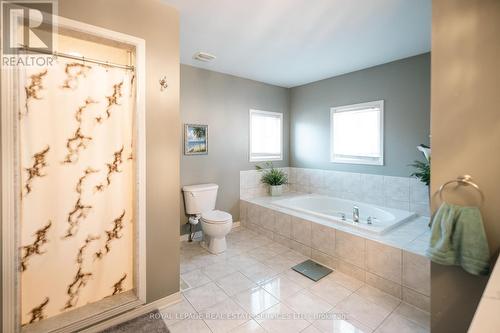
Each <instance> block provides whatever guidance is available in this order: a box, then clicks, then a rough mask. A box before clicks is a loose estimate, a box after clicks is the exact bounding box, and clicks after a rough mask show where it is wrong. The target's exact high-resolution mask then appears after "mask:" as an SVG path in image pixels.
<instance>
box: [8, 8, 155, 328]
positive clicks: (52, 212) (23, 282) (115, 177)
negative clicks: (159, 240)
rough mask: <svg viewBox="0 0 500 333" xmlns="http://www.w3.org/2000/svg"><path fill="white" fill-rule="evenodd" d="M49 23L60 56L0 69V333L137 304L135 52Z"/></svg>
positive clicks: (141, 192)
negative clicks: (54, 31)
mask: <svg viewBox="0 0 500 333" xmlns="http://www.w3.org/2000/svg"><path fill="white" fill-rule="evenodd" d="M55 24H56V25H57V30H58V33H57V34H55V35H54V39H56V43H55V48H54V51H53V52H54V53H57V54H58V56H56V57H53V58H52V55H47V54H45V55H44V54H37V53H33V55H36V56H46V57H51V58H52V60H53V61H52V62H47V64H48V65H46V66H42V67H21V66H18V67H6V66H2V115H1V116H2V118H1V119H2V123H1V126H2V133H1V135H2V290H3V294H2V312H3V313H2V319H3V320H2V322H3V327H2V328H3V330H2V331H3V332H72V331H77V330H81V329H83V328H85V327H87V326H90V325H92V324H94V323H96V322H99V321H103V320H106V319H108V318H111V317H113V316H116V315H119V314H121V313H124V312H126V311H128V310H131V309H134V308H136V307H138V306H140V305H141V304H144V303H145V301H146V283H145V281H146V280H145V279H146V275H145V272H146V268H145V265H146V261H145V258H146V253H145V123H144V121H145V118H144V113H145V101H144V93H145V72H144V71H145V42H144V40H143V39H140V38H136V37H133V36H129V35H125V34H121V33H118V32H114V31H110V30H107V29H103V28H100V27H95V26H91V25H88V24H84V23H81V22H77V21H73V20H69V19H65V18H61V17H57V18H56V20H55ZM27 51H29V50H23V51H20V55H21V56H22V54H23V52H27Z"/></svg>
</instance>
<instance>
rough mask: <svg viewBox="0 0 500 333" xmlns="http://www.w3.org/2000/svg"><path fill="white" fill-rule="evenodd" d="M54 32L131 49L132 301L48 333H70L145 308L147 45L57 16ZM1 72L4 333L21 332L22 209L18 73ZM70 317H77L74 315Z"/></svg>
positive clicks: (11, 68)
mask: <svg viewBox="0 0 500 333" xmlns="http://www.w3.org/2000/svg"><path fill="white" fill-rule="evenodd" d="M54 23H55V26H56V29H64V30H65V31H71V32H74V33H75V34H80V35H85V36H92V37H96V38H98V39H105V40H110V41H115V42H120V43H124V44H127V45H129V46H132V47H133V48H134V49H135V61H134V62H135V63H134V67H135V79H136V85H135V87H136V91H135V93H136V96H135V97H136V98H135V112H134V113H135V114H134V117H135V119H134V120H135V121H134V124H135V128H134V143H135V147H134V155H135V157H136V161H135V162H136V175H135V184H134V185H135V196H136V202H135V212H134V214H135V221H136V223H135V231H134V233H135V244H134V251H135V253H134V265H135V266H134V289H135V295H136V297H137V299H136V300H134V301H131V302H127V303H124V304H121V305H118V306H116V307H115V308H112V309H110V310H108V311H105V312H103V313H101V314H99V315H97V316H91V317H85V316H82V317H81V319H78V320H77V321H74V322H71V323H70V324H65V326H64V327H60V328H57V329H54V330H52V332H73V331H76V330H80V329H82V328H84V327H88V326H91V325H93V324H95V323H97V322H100V321H103V320H106V319H109V318H111V317H113V316H116V315H118V314H121V313H124V312H126V311H129V310H131V309H134V308H137V307H138V306H141V305H143V304H145V303H146V123H145V117H146V114H145V112H146V102H145V92H146V43H145V41H144V39H142V38H138V37H134V36H131V35H127V34H123V33H119V32H116V31H112V30H108V29H105V28H101V27H97V26H94V25H90V24H86V23H82V22H78V21H75V20H70V19H67V18H63V17H59V16H55V17H54ZM2 54H3V53H2ZM0 66H1V93H2V95H1V110H2V111H1V131H2V132H1V147H2V155H1V156H2V161H1V165H2V192H1V193H2V206H1V209H2V212H1V214H2V328H3V332H6V333H7V332H20V331H21V325H20V324H21V320H20V318H21V314H20V309H21V308H20V305H21V304H20V303H21V302H20V296H21V293H20V276H21V275H20V272H19V270H18V266H19V247H20V245H21V244H20V241H19V234H20V233H19V230H18V229H19V226H20V223H19V222H20V216H21V215H20V207H21V202H20V201H21V190H20V189H21V186H20V184H21V181H20V180H21V173H20V163H19V156H18V155H19V150H18V147H19V136H18V133H19V117H18V113H19V111H18V110H19V109H20V96H19V94H16V93H13V92H14V91H19V89H18V74H19V71H18V69H16V68H15V67H7V66H3V64H1V65H0ZM73 311H78V309H75V310H73Z"/></svg>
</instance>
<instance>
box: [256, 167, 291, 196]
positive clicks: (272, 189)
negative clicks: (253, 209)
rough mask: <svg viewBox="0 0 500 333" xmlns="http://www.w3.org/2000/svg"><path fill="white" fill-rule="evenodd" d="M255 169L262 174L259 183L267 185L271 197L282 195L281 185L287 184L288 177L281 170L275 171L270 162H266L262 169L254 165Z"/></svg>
mask: <svg viewBox="0 0 500 333" xmlns="http://www.w3.org/2000/svg"><path fill="white" fill-rule="evenodd" d="M255 168H256V169H257V170H258V171H259V172H262V177H261V178H260V181H261V182H262V183H263V184H267V185H269V193H270V194H271V196H278V195H281V194H283V185H284V184H287V183H288V176H287V174H286V173H285V172H284V171H283V170H281V169H276V168H275V167H274V166H273V164H272V163H270V162H267V163H266V164H265V167H264V168H263V167H261V166H259V165H256V166H255Z"/></svg>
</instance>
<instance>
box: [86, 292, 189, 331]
mask: <svg viewBox="0 0 500 333" xmlns="http://www.w3.org/2000/svg"><path fill="white" fill-rule="evenodd" d="M181 300H182V298H181V293H180V292H176V293H175V294H172V295H169V296H167V297H164V298H160V299H158V300H156V301H154V302H151V303H147V304H144V305H141V306H139V307H137V308H135V309H133V310H130V311H128V312H126V313H124V314H121V315H118V316H116V317H113V318H110V319H108V320H105V321H103V322H101V323H98V324H96V325H93V326H91V327H88V328H86V329H84V330H81V331H79V332H81V333H97V332H101V331H103V330H105V329H107V328H110V327H112V326H115V325H118V324H121V323H124V322H126V321H128V320H130V319H134V318H136V317H139V316H141V315H143V314H146V313H148V312H151V311H153V310H158V309H162V308H165V307H167V306H169V305H172V304H175V303H179V302H180V301H181Z"/></svg>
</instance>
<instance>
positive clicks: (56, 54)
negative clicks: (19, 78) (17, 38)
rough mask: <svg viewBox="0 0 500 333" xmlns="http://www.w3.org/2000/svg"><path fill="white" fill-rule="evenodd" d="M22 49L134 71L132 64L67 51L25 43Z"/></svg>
mask: <svg viewBox="0 0 500 333" xmlns="http://www.w3.org/2000/svg"><path fill="white" fill-rule="evenodd" d="M22 49H23V50H25V51H29V52H36V53H42V54H47V55H53V56H55V57H61V58H68V59H73V60H79V61H83V62H84V63H85V62H90V63H93V64H99V65H104V66H109V67H116V68H121V69H126V70H131V71H135V67H134V66H129V65H121V64H115V63H112V62H108V61H102V60H98V59H92V58H86V57H83V56H82V57H79V56H75V55H71V54H67V53H60V52H50V51H44V50H39V49H33V48H30V47H27V46H26V45H23V46H22Z"/></svg>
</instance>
